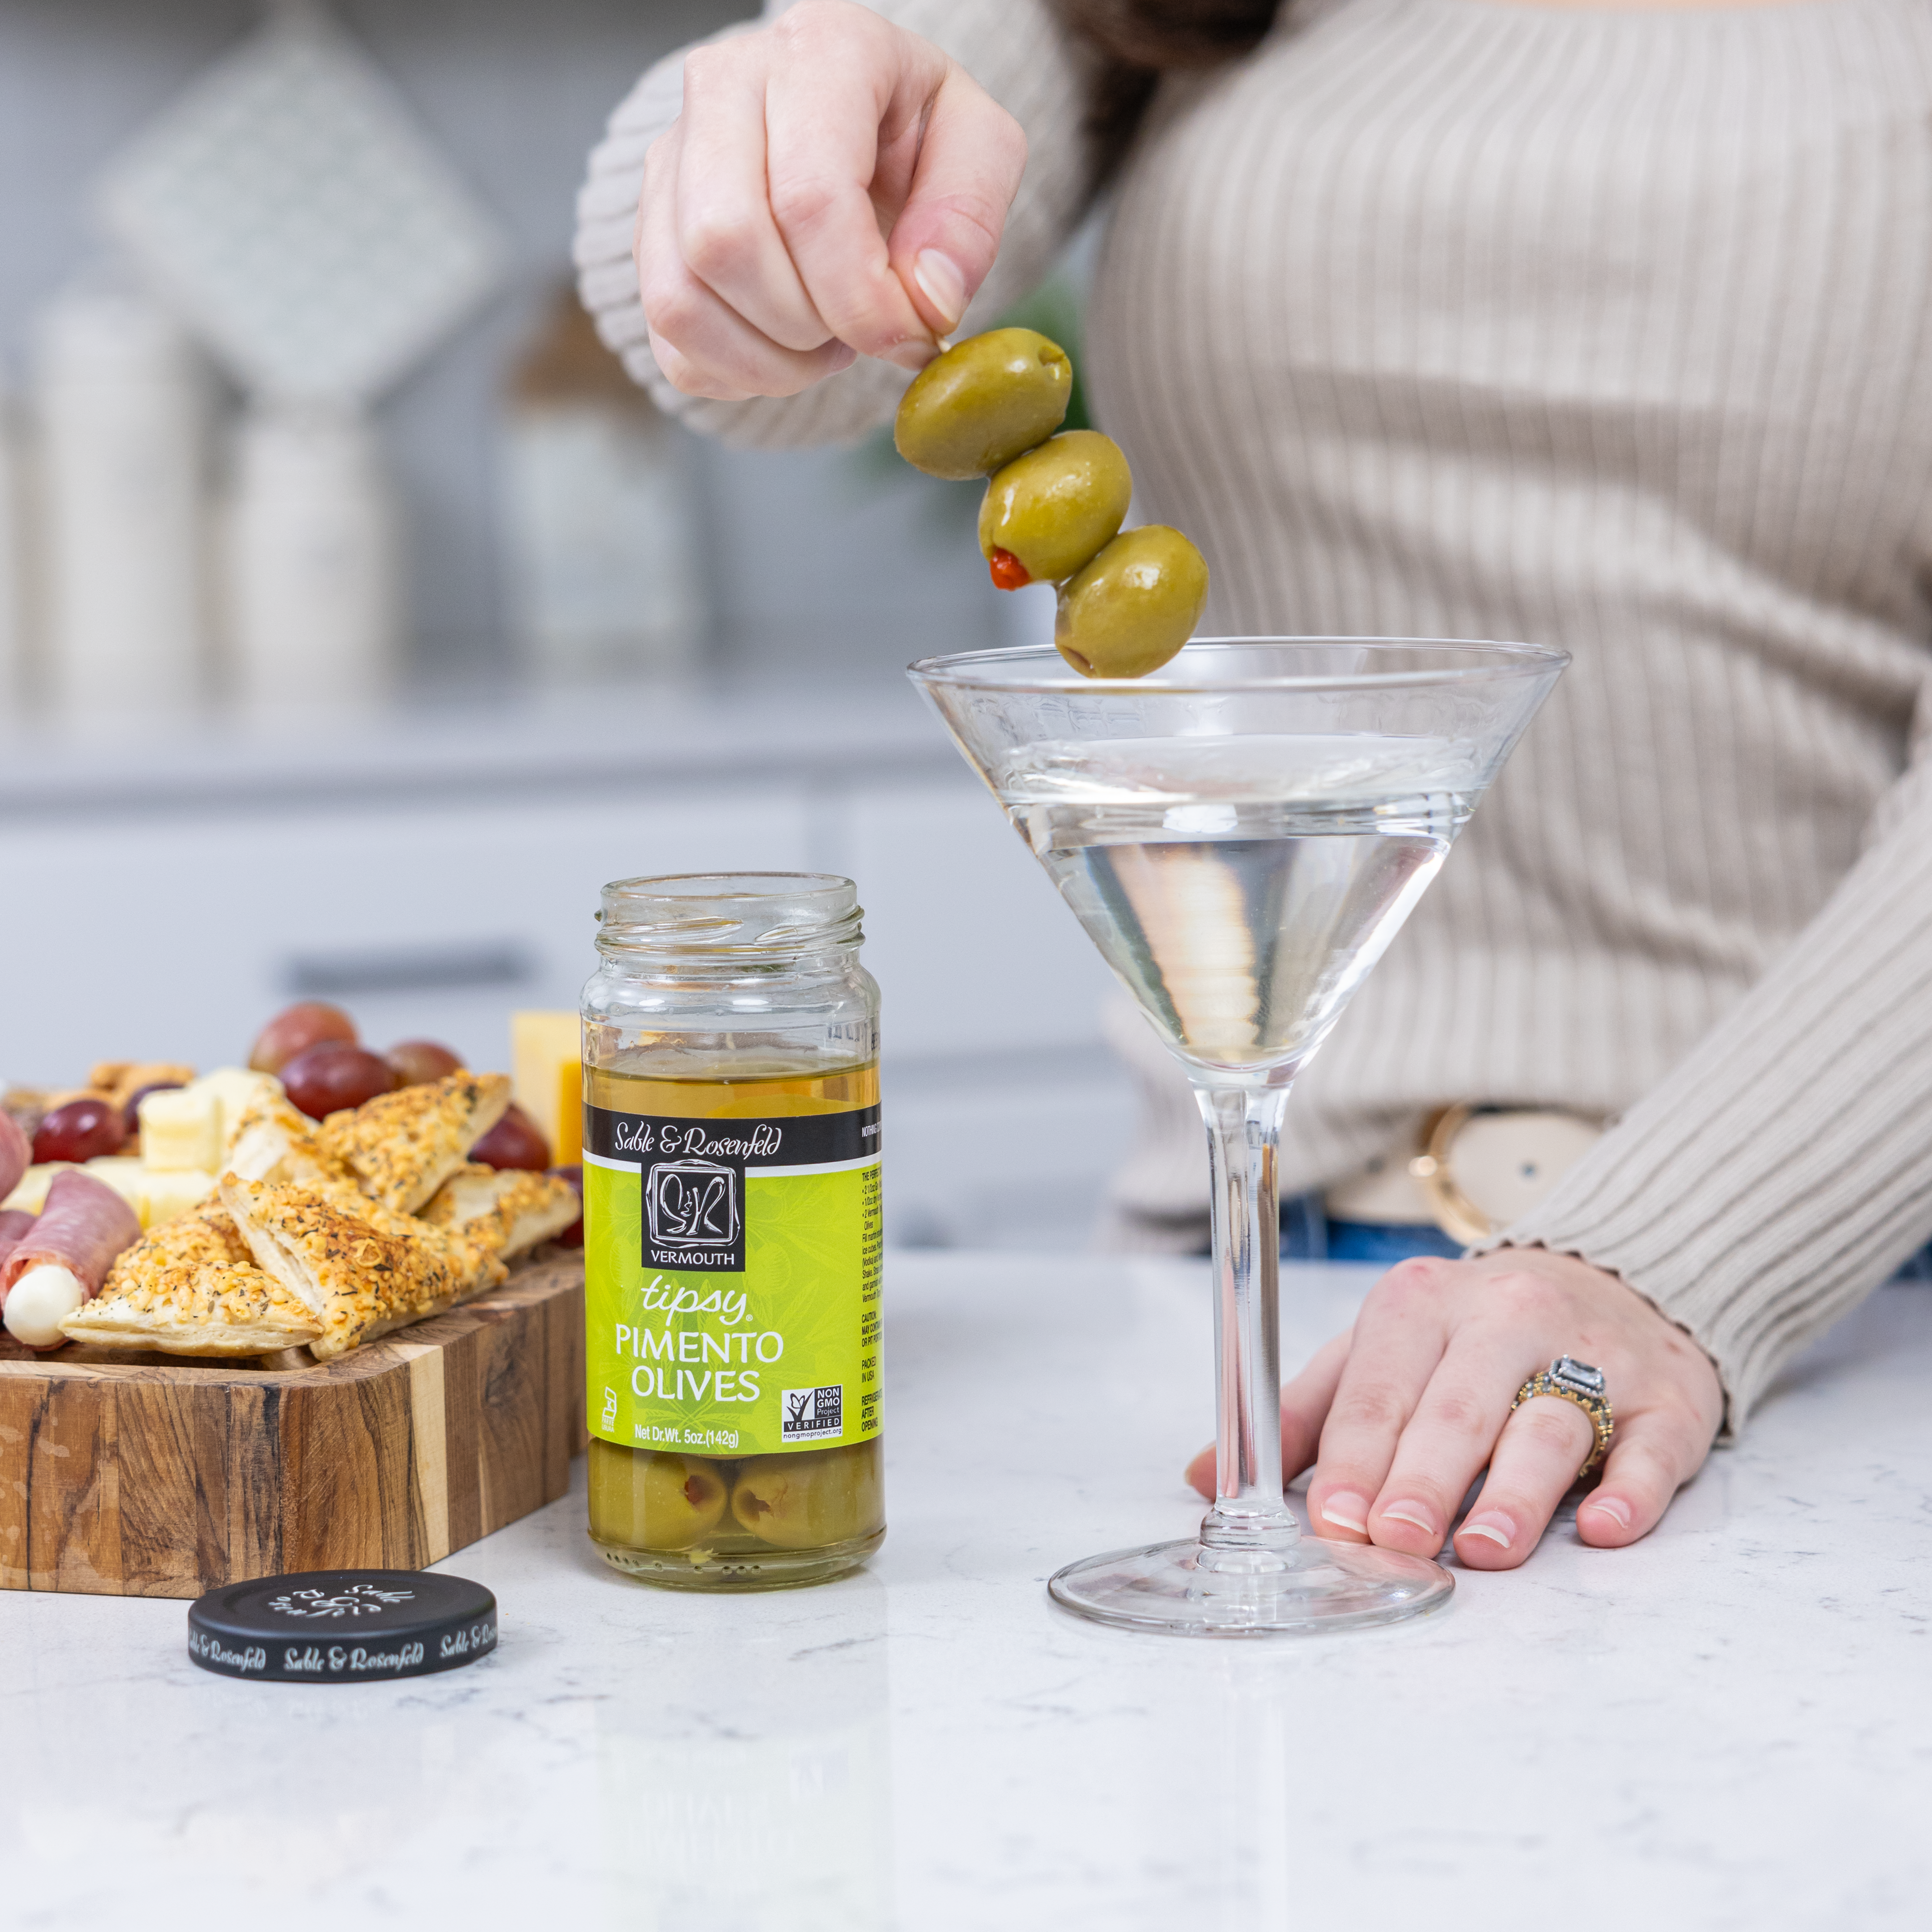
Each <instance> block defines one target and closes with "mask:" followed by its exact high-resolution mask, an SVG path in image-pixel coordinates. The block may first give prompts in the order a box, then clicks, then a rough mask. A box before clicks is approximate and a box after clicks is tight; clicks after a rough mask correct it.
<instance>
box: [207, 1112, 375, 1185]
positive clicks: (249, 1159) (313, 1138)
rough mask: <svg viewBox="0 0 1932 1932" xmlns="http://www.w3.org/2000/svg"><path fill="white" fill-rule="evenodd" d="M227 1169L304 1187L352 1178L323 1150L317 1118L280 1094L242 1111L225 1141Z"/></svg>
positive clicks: (351, 1182) (347, 1182)
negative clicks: (231, 1132) (310, 1115)
mask: <svg viewBox="0 0 1932 1932" xmlns="http://www.w3.org/2000/svg"><path fill="white" fill-rule="evenodd" d="M227 1172H229V1173H231V1174H239V1175H241V1177H242V1179H243V1180H244V1181H290V1182H293V1183H294V1184H296V1186H297V1187H330V1186H336V1187H340V1186H344V1185H347V1186H353V1185H354V1183H355V1176H354V1175H352V1174H351V1173H350V1171H349V1169H347V1167H345V1166H344V1165H343V1164H342V1163H341V1161H339V1160H337V1159H336V1158H335V1156H334V1155H332V1154H326V1153H325V1152H324V1151H323V1146H322V1143H321V1142H320V1140H319V1139H317V1133H316V1125H315V1123H314V1121H311V1119H310V1118H309V1117H308V1115H306V1114H305V1113H303V1112H302V1111H301V1109H299V1108H298V1107H296V1106H294V1105H293V1103H290V1101H287V1100H284V1099H283V1097H281V1095H280V1094H275V1095H274V1096H273V1097H271V1098H268V1099H265V1100H257V1101H256V1102H255V1103H254V1104H253V1105H252V1106H250V1107H249V1108H248V1109H247V1110H246V1111H245V1112H244V1113H243V1115H242V1118H241V1120H240V1121H239V1123H238V1124H236V1129H235V1133H234V1135H233V1138H232V1139H231V1140H230V1141H229V1147H228V1166H227Z"/></svg>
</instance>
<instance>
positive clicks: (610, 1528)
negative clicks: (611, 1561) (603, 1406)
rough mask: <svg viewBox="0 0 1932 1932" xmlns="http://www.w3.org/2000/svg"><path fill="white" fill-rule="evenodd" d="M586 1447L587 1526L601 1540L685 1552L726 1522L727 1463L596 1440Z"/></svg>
mask: <svg viewBox="0 0 1932 1932" xmlns="http://www.w3.org/2000/svg"><path fill="white" fill-rule="evenodd" d="M590 1451H591V1455H590V1528H591V1532H592V1534H593V1535H596V1536H598V1537H600V1538H602V1539H603V1541H605V1542H607V1543H614V1544H621V1545H622V1546H624V1547H627V1548H630V1549H634V1550H688V1548H690V1547H691V1544H694V1543H695V1542H696V1541H697V1540H698V1538H700V1537H701V1536H703V1535H704V1534H705V1533H706V1532H707V1531H709V1530H713V1529H716V1528H717V1527H718V1524H719V1523H721V1521H722V1520H724V1505H725V1502H726V1499H727V1496H728V1495H729V1493H730V1475H731V1470H730V1465H729V1464H728V1463H724V1464H720V1463H712V1462H709V1461H707V1460H706V1459H705V1458H704V1457H700V1456H667V1455H660V1454H657V1453H656V1452H655V1451H651V1450H646V1449H626V1448H622V1446H620V1445H613V1444H611V1443H607V1442H599V1441H597V1440H595V1439H592V1442H591V1445H590ZM600 1451H601V1452H602V1453H601V1454H600V1453H599V1452H600Z"/></svg>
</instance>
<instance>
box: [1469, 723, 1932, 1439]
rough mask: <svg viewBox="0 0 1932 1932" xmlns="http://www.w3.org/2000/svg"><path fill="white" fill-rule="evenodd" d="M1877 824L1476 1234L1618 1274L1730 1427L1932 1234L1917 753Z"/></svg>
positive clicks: (1930, 782)
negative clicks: (1682, 1339)
mask: <svg viewBox="0 0 1932 1932" xmlns="http://www.w3.org/2000/svg"><path fill="white" fill-rule="evenodd" d="M1876 827H1879V828H1882V829H1879V830H1878V831H1877V835H1876V836H1875V837H1874V838H1873V842H1872V843H1871V844H1870V846H1869V847H1867V850H1866V852H1865V853H1864V856H1863V857H1862V858H1861V859H1860V860H1859V861H1858V864H1857V865H1855V867H1854V868H1852V871H1851V872H1850V873H1849V874H1848V875H1847V876H1846V878H1845V880H1843V883H1842V884H1841V886H1839V887H1838V890H1837V891H1836V892H1835V893H1834V894H1833V895H1832V897H1831V898H1830V899H1829V901H1827V902H1826V904H1825V906H1824V907H1823V910H1821V911H1820V913H1819V914H1818V915H1817V917H1816V918H1815V919H1813V920H1812V921H1811V923H1810V925H1809V926H1807V927H1806V928H1805V930H1804V931H1803V932H1802V933H1801V934H1800V935H1799V937H1798V938H1796V940H1795V941H1793V943H1792V944H1791V945H1790V947H1789V948H1788V949H1787V950H1786V952H1785V953H1784V954H1783V955H1782V956H1781V957H1780V958H1779V959H1778V960H1777V961H1775V962H1774V964H1773V965H1772V967H1771V968H1770V970H1769V971H1768V972H1767V973H1766V974H1765V976H1764V977H1763V980H1761V981H1760V983H1758V985H1757V986H1755V987H1754V989H1752V991H1751V992H1750V993H1749V994H1748V995H1746V997H1745V999H1744V1000H1743V1001H1742V1002H1741V1003H1740V1004H1739V1005H1738V1006H1737V1007H1736V1008H1734V1009H1733V1011H1732V1012H1731V1013H1730V1014H1728V1015H1727V1016H1726V1017H1725V1019H1724V1020H1722V1021H1721V1022H1720V1023H1719V1024H1718V1025H1717V1026H1716V1027H1715V1028H1713V1029H1712V1031H1711V1033H1710V1034H1709V1035H1708V1036H1707V1037H1706V1038H1705V1040H1703V1042H1702V1043H1700V1045H1699V1046H1697V1048H1695V1049H1694V1050H1693V1051H1692V1052H1691V1054H1690V1055H1689V1056H1688V1058H1686V1059H1685V1061H1684V1062H1683V1064H1682V1065H1681V1066H1680V1067H1679V1068H1678V1069H1677V1070H1676V1071H1675V1072H1674V1073H1672V1074H1671V1075H1670V1077H1669V1078H1668V1079H1666V1080H1665V1081H1664V1082H1663V1083H1662V1085H1660V1086H1659V1087H1658V1088H1656V1089H1655V1090H1654V1091H1652V1092H1651V1093H1650V1094H1647V1095H1646V1097H1644V1098H1643V1100H1641V1101H1640V1102H1639V1103H1637V1106H1634V1108H1632V1109H1631V1110H1630V1112H1628V1114H1627V1115H1625V1117H1624V1118H1623V1119H1622V1121H1619V1123H1618V1124H1617V1126H1616V1128H1615V1129H1614V1130H1613V1131H1612V1132H1611V1133H1610V1134H1609V1135H1607V1136H1606V1137H1605V1138H1604V1140H1603V1141H1602V1142H1601V1143H1599V1145H1598V1146H1597V1147H1596V1148H1594V1149H1593V1150H1592V1152H1591V1154H1590V1155H1589V1157H1588V1158H1587V1159H1586V1160H1584V1161H1583V1163H1581V1164H1580V1166H1577V1168H1575V1169H1573V1170H1572V1171H1571V1173H1570V1174H1568V1175H1566V1176H1565V1178H1564V1179H1563V1181H1562V1182H1561V1183H1560V1184H1559V1185H1558V1186H1557V1187H1556V1189H1555V1190H1553V1193H1551V1194H1550V1197H1549V1198H1548V1199H1547V1200H1545V1201H1544V1202H1542V1203H1541V1205H1539V1206H1538V1207H1537V1208H1535V1210H1534V1211H1532V1213H1531V1214H1529V1215H1528V1216H1527V1217H1525V1218H1524V1219H1523V1220H1521V1221H1520V1222H1518V1223H1517V1224H1516V1225H1515V1226H1513V1227H1511V1228H1510V1229H1507V1230H1505V1232H1502V1233H1501V1234H1499V1235H1497V1236H1496V1238H1495V1239H1494V1241H1493V1242H1491V1243H1490V1244H1488V1245H1490V1246H1492V1247H1494V1246H1498V1245H1501V1244H1512V1245H1515V1246H1523V1245H1526V1244H1535V1245H1538V1246H1541V1247H1547V1248H1550V1249H1553V1250H1556V1251H1558V1252H1559V1253H1566V1254H1574V1255H1577V1256H1580V1257H1581V1258H1583V1259H1585V1260H1586V1261H1589V1262H1593V1263H1595V1265H1597V1266H1598V1267H1599V1268H1606V1269H1608V1270H1610V1271H1613V1272H1614V1273H1616V1274H1618V1275H1619V1276H1621V1277H1622V1279H1623V1280H1625V1282H1627V1283H1629V1284H1630V1285H1631V1286H1632V1287H1633V1288H1634V1289H1637V1291H1638V1292H1640V1294H1642V1295H1645V1296H1646V1297H1647V1298H1649V1300H1650V1301H1652V1302H1653V1303H1655V1304H1656V1306H1657V1307H1659V1308H1660V1309H1661V1310H1663V1311H1664V1313H1666V1314H1667V1315H1668V1316H1670V1317H1671V1319H1673V1321H1675V1322H1678V1323H1679V1324H1680V1325H1682V1327H1683V1328H1685V1329H1686V1330H1687V1331H1688V1332H1689V1333H1690V1334H1691V1336H1693V1337H1694V1338H1695V1339H1696V1340H1697V1341H1698V1342H1699V1343H1701V1344H1702V1345H1703V1347H1704V1348H1705V1349H1706V1350H1707V1351H1708V1352H1709V1354H1710V1355H1711V1357H1712V1359H1713V1360H1714V1361H1715V1362H1716V1363H1717V1364H1718V1369H1719V1371H1720V1373H1721V1375H1722V1376H1723V1378H1724V1384H1725V1391H1726V1395H1727V1413H1726V1425H1727V1428H1728V1429H1730V1430H1732V1431H1735V1430H1737V1429H1738V1428H1739V1427H1740V1426H1741V1425H1742V1422H1743V1421H1744V1418H1745V1415H1747V1414H1748V1412H1749V1410H1750V1409H1751V1405H1752V1404H1753V1403H1754V1402H1755V1401H1756V1400H1757V1397H1759V1395H1760V1394H1761V1393H1762V1392H1763V1389H1764V1388H1765V1386H1766V1384H1767V1383H1768V1382H1769V1380H1770V1379H1771V1378H1772V1376H1773V1375H1774V1374H1775V1372H1776V1371H1777V1370H1778V1367H1779V1365H1780V1364H1781V1363H1783V1362H1784V1361H1786V1360H1787V1359H1788V1358H1790V1356H1791V1355H1793V1354H1794V1353H1795V1352H1796V1351H1797V1350H1798V1349H1800V1348H1802V1346H1804V1345H1805V1343H1807V1342H1808V1341H1809V1340H1811V1338H1812V1337H1814V1336H1815V1335H1817V1334H1819V1333H1820V1331H1822V1330H1823V1329H1824V1328H1826V1326H1828V1325H1829V1324H1830V1323H1831V1322H1833V1321H1835V1320H1836V1319H1838V1316H1841V1315H1842V1314H1843V1313H1845V1312H1846V1310H1847V1309H1849V1308H1850V1307H1852V1305H1854V1304H1855V1303H1856V1302H1858V1301H1859V1300H1861V1298H1863V1297H1864V1295H1866V1294H1867V1293H1868V1292H1870V1290H1871V1289H1873V1288H1874V1287H1876V1286H1877V1285H1878V1284H1879V1283H1880V1282H1882V1281H1883V1280H1885V1278H1886V1277H1888V1275H1890V1274H1891V1273H1892V1271H1894V1269H1895V1268H1897V1266H1898V1265H1899V1264H1900V1262H1902V1261H1903V1260H1904V1259H1906V1257H1907V1256H1909V1255H1910V1254H1911V1253H1912V1252H1913V1251H1914V1250H1915V1249H1917V1248H1918V1247H1920V1246H1921V1245H1922V1244H1924V1242H1925V1241H1926V1240H1927V1237H1928V1235H1932V760H1928V759H1921V761H1920V763H1918V764H1917V765H1915V766H1914V767H1913V769H1912V770H1910V771H1909V772H1908V773H1907V774H1906V776H1905V777H1904V778H1901V779H1900V781H1899V783H1898V784H1897V787H1894V790H1893V791H1892V793H1891V794H1889V795H1888V798H1887V799H1886V800H1885V803H1884V805H1882V808H1881V810H1880V811H1879V814H1878V817H1877V820H1876Z"/></svg>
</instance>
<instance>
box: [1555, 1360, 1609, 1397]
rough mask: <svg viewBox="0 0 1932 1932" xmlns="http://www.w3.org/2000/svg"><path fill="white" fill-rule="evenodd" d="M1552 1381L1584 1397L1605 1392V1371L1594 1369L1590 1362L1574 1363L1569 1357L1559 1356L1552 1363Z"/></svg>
mask: <svg viewBox="0 0 1932 1932" xmlns="http://www.w3.org/2000/svg"><path fill="white" fill-rule="evenodd" d="M1550 1380H1551V1381H1552V1382H1561V1383H1562V1384H1563V1385H1564V1386H1565V1388H1573V1389H1575V1390H1577V1391H1578V1392H1579V1393H1580V1394H1583V1395H1601V1394H1603V1392H1604V1372H1603V1370H1601V1369H1593V1368H1592V1367H1591V1366H1590V1365H1589V1363H1588V1362H1578V1361H1572V1360H1571V1358H1570V1357H1569V1356H1568V1355H1559V1356H1558V1357H1557V1358H1556V1361H1553V1363H1551V1364H1550Z"/></svg>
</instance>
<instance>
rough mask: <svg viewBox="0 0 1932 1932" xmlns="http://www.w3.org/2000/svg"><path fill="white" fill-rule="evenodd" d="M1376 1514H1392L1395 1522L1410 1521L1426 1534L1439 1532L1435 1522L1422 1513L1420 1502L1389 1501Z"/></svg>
mask: <svg viewBox="0 0 1932 1932" xmlns="http://www.w3.org/2000/svg"><path fill="white" fill-rule="evenodd" d="M1378 1514H1379V1515H1382V1516H1384V1517H1394V1518H1395V1520H1396V1521H1397V1523H1413V1524H1415V1526H1416V1528H1417V1529H1419V1530H1421V1532H1423V1533H1424V1535H1427V1536H1436V1535H1440V1534H1441V1532H1439V1530H1438V1529H1436V1526H1435V1524H1433V1523H1431V1522H1430V1520H1429V1519H1428V1517H1426V1516H1424V1514H1423V1513H1422V1505H1421V1504H1420V1503H1391V1504H1390V1505H1388V1508H1386V1509H1384V1510H1382V1511H1379V1512H1378Z"/></svg>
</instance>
